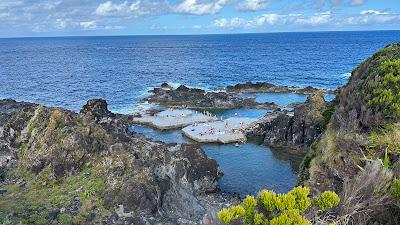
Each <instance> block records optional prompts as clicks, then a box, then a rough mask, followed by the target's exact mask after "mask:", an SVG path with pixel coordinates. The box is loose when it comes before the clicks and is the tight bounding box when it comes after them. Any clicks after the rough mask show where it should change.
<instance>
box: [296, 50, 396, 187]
mask: <svg viewBox="0 0 400 225" xmlns="http://www.w3.org/2000/svg"><path fill="white" fill-rule="evenodd" d="M335 102H336V105H335V112H334V113H333V116H332V118H331V120H330V122H329V124H328V125H327V129H326V131H325V132H324V133H323V134H322V135H321V136H320V137H319V138H318V140H317V141H316V142H315V143H314V144H313V145H312V146H311V150H310V152H309V154H308V156H307V157H306V159H305V160H304V162H303V169H302V173H301V179H302V180H303V181H304V183H305V184H307V185H308V186H311V187H313V188H315V190H317V191H322V190H328V189H331V190H332V189H333V190H341V188H342V185H343V182H344V181H345V180H346V179H348V178H352V177H353V176H354V175H355V174H356V173H358V172H359V171H360V170H359V168H360V167H364V165H365V163H366V160H365V159H376V158H381V159H383V157H384V154H385V151H387V152H388V155H389V158H391V161H392V162H395V161H397V160H398V156H399V153H400V148H399V147H400V145H399V142H400V136H399V134H400V126H399V124H398V122H399V118H400V44H393V45H389V46H387V47H386V48H384V49H382V50H381V51H379V52H377V53H375V54H374V55H373V56H371V57H370V58H369V59H367V60H366V61H365V62H363V63H361V65H360V66H358V67H357V68H355V69H354V70H353V72H352V76H351V78H350V80H349V82H348V84H347V85H346V86H344V87H342V88H341V89H340V90H339V93H338V96H337V98H336V100H335Z"/></svg>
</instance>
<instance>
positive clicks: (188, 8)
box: [175, 0, 230, 15]
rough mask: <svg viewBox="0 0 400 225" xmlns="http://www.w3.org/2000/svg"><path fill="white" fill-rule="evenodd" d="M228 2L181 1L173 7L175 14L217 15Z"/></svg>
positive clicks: (224, 0) (215, 0)
mask: <svg viewBox="0 0 400 225" xmlns="http://www.w3.org/2000/svg"><path fill="white" fill-rule="evenodd" d="M228 3H230V0H211V1H201V0H183V1H182V2H181V3H180V4H178V5H177V6H176V7H175V12H176V13H183V14H193V15H205V14H216V13H219V12H220V11H221V10H222V8H223V7H224V6H225V5H227V4H228Z"/></svg>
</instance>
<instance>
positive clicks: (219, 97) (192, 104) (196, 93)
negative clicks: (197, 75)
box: [143, 85, 277, 109]
mask: <svg viewBox="0 0 400 225" xmlns="http://www.w3.org/2000/svg"><path fill="white" fill-rule="evenodd" d="M143 101H148V102H152V103H158V104H161V105H164V106H168V107H184V108H213V109H232V108H264V109H272V108H277V105H276V104H274V103H258V102H256V101H255V100H254V99H251V98H245V99H244V98H239V97H237V96H236V95H234V94H229V93H225V92H206V91H204V90H202V89H197V88H188V87H186V86H184V85H181V86H179V87H178V88H177V89H172V88H170V87H167V86H165V85H164V86H163V87H161V88H154V89H153V90H152V91H151V95H150V96H149V97H147V98H145V99H143Z"/></svg>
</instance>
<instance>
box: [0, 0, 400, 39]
mask: <svg viewBox="0 0 400 225" xmlns="http://www.w3.org/2000/svg"><path fill="white" fill-rule="evenodd" d="M398 29H400V0H292V1H290V0H279V1H278V0H102V1H100V0H0V37H22V36H70V35H142V34H157V35H164V34H210V33H252V32H295V31H331V30H339V31H341V30H398Z"/></svg>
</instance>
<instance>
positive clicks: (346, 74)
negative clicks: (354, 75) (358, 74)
mask: <svg viewBox="0 0 400 225" xmlns="http://www.w3.org/2000/svg"><path fill="white" fill-rule="evenodd" d="M342 76H344V77H350V76H351V73H343V74H342Z"/></svg>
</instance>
